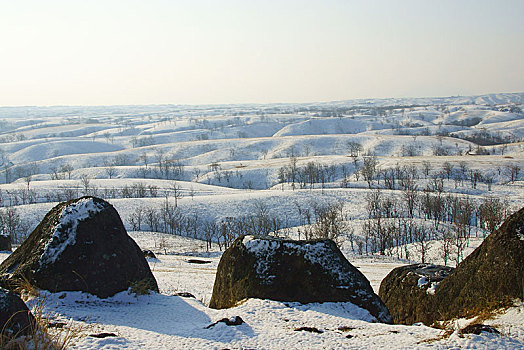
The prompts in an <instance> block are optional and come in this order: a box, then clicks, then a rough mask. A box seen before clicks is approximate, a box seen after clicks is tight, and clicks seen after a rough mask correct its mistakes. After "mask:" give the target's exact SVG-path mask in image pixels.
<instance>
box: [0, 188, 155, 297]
mask: <svg viewBox="0 0 524 350" xmlns="http://www.w3.org/2000/svg"><path fill="white" fill-rule="evenodd" d="M0 274H2V280H3V281H4V283H3V284H4V285H5V284H7V285H11V286H15V285H16V284H17V283H19V281H20V280H27V281H28V282H29V283H30V284H31V285H33V286H35V287H37V288H40V289H46V290H49V291H52V292H57V291H83V292H88V293H91V294H94V295H97V296H99V297H101V298H105V297H109V296H112V295H114V294H116V293H118V292H120V291H124V290H126V289H128V288H129V286H130V285H131V284H134V283H136V282H141V283H142V284H144V283H145V284H148V285H149V288H150V289H151V290H154V291H158V286H157V283H156V280H155V278H154V276H153V274H152V273H151V270H150V269H149V265H148V264H147V261H146V259H145V258H144V255H143V253H142V251H141V250H140V248H139V247H138V245H137V244H136V243H135V242H134V241H133V239H131V237H129V236H128V234H127V232H126V230H125V228H124V225H123V224H122V220H121V219H120V216H119V215H118V212H117V211H116V210H115V208H113V206H112V205H111V204H109V203H108V202H106V201H104V200H102V199H99V198H95V197H82V198H78V199H73V200H71V201H68V202H63V203H60V204H58V205H57V206H56V207H54V208H53V209H51V211H50V212H49V213H47V215H46V216H45V217H44V219H43V220H42V222H41V223H40V224H39V225H38V226H37V228H36V229H35V230H34V231H33V232H32V233H31V234H30V235H29V237H27V239H26V240H25V241H24V242H23V243H22V245H21V246H20V247H19V248H18V249H17V250H16V251H15V252H14V253H13V254H11V255H10V256H9V257H8V258H7V259H6V260H5V261H4V262H3V263H2V264H1V265H0Z"/></svg>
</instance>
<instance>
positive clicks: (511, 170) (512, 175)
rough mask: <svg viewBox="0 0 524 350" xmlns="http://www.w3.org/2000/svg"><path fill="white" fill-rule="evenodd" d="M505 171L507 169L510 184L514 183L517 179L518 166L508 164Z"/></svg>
mask: <svg viewBox="0 0 524 350" xmlns="http://www.w3.org/2000/svg"><path fill="white" fill-rule="evenodd" d="M506 169H507V171H508V173H509V177H510V180H511V183H515V181H516V180H517V179H518V177H519V173H520V166H519V165H518V164H508V165H506Z"/></svg>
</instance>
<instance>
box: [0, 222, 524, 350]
mask: <svg viewBox="0 0 524 350" xmlns="http://www.w3.org/2000/svg"><path fill="white" fill-rule="evenodd" d="M130 234H131V236H132V237H133V238H134V239H135V240H136V241H137V242H138V243H139V245H141V247H142V248H148V249H152V250H153V251H155V252H156V253H157V259H149V264H150V267H151V270H152V271H153V274H154V275H155V278H156V279H157V281H158V284H159V289H160V293H159V294H156V293H153V294H150V295H140V296H136V295H134V294H132V293H128V292H122V293H119V294H117V295H115V296H114V297H111V298H108V299H99V298H97V297H94V296H91V295H88V294H83V293H80V292H65V293H55V294H50V293H46V292H43V293H42V296H41V297H42V298H43V299H45V305H46V309H47V311H48V312H49V314H54V315H55V318H54V319H53V321H56V322H65V323H68V324H69V323H71V322H72V323H73V324H74V325H77V326H78V325H82V326H81V329H83V330H82V332H81V333H82V334H84V336H83V337H80V338H79V339H77V340H76V342H75V345H74V346H73V348H74V349H223V348H230V349H246V348H249V349H283V348H288V349H361V348H375V349H382V348H385V347H387V348H391V349H420V348H422V349H425V348H434V349H455V348H482V349H499V348H505V349H521V348H522V346H524V304H521V305H520V306H516V307H514V308H512V309H510V310H509V311H507V312H505V313H504V314H503V315H501V316H499V317H497V318H495V319H493V320H490V321H489V322H487V323H489V324H492V325H495V326H496V327H497V328H498V329H499V330H500V331H501V332H502V334H503V335H502V336H494V335H488V334H483V335H480V336H477V335H464V336H459V334H458V333H455V334H452V335H451V336H449V337H448V336H445V337H444V336H443V335H444V333H445V332H444V331H442V330H438V329H434V328H430V327H426V326H424V325H413V326H403V325H385V324H380V323H374V322H370V321H371V320H372V319H373V317H372V316H371V315H370V314H369V313H368V312H367V311H366V310H363V309H361V308H359V307H357V306H355V305H353V304H351V303H321V304H318V303H313V304H306V305H302V304H299V303H284V302H278V301H271V300H260V299H250V300H247V301H246V302H244V303H242V304H241V305H239V306H237V307H234V308H231V309H226V310H215V309H211V308H209V307H207V304H208V303H209V300H210V297H211V292H212V288H213V283H214V278H215V272H216V268H217V265H218V261H219V259H220V252H218V251H217V250H212V251H209V252H206V251H205V249H202V248H203V243H202V242H199V241H195V240H192V239H187V238H182V237H174V236H170V235H164V234H158V233H152V232H131V233H130ZM166 240H167V244H166V246H167V247H168V248H167V249H168V250H167V252H168V254H167V255H166V254H160V252H161V250H162V249H163V248H162V249H161V248H159V243H160V242H161V241H166ZM5 257H7V254H1V256H0V258H2V259H4V258H5ZM190 259H200V260H204V261H208V262H209V263H207V264H192V263H189V262H188V260H190ZM349 260H350V261H351V262H352V263H353V264H354V265H355V266H357V267H358V268H359V269H360V270H361V271H362V272H363V273H364V274H365V275H366V277H368V279H369V280H370V281H371V284H372V286H373V288H374V289H375V291H377V292H378V287H379V285H380V281H381V280H382V278H383V277H384V276H385V275H387V273H389V271H391V269H393V268H395V267H397V266H400V265H402V262H401V261H398V260H395V259H391V258H384V257H382V258H381V257H356V258H351V257H350V258H349ZM182 292H187V293H191V294H192V295H193V296H194V297H195V298H192V297H182V296H178V295H177V293H182ZM36 302H37V301H36V300H33V301H30V304H31V303H36ZM235 316H240V317H241V318H242V320H243V321H244V323H243V324H242V325H239V326H226V325H225V324H224V323H218V324H217V325H215V326H212V327H210V328H207V327H208V326H209V325H211V324H213V323H214V322H216V321H218V320H221V319H223V318H232V317H235ZM460 322H461V325H462V326H464V325H466V324H467V323H468V321H467V320H462V321H460ZM469 322H471V320H469ZM302 327H311V328H315V329H317V330H318V331H320V332H321V333H316V332H308V331H303V330H302V331H300V330H298V329H300V328H302ZM100 333H113V334H114V335H115V336H110V337H107V338H102V339H100V338H96V337H91V336H89V335H90V334H100Z"/></svg>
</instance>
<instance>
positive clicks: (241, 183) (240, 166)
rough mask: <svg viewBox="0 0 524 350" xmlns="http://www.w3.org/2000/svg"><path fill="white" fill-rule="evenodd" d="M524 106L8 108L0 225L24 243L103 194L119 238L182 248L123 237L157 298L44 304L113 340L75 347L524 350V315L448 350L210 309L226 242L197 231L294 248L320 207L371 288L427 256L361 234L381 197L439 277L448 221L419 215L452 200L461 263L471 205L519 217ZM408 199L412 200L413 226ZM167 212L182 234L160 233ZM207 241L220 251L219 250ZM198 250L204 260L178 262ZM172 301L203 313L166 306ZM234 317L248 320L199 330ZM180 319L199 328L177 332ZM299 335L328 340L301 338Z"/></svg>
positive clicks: (353, 319)
mask: <svg viewBox="0 0 524 350" xmlns="http://www.w3.org/2000/svg"><path fill="white" fill-rule="evenodd" d="M523 103H524V93H514V94H490V95H483V96H470V97H463V96H455V97H438V98H403V99H377V100H373V99H367V100H349V101H337V102H329V103H302V104H271V105H255V104H250V105H206V106H185V105H184V106H182V105H154V106H98V107H85V106H74V107H67V106H56V107H0V200H1V201H0V206H1V207H3V208H0V214H3V213H5V212H6V210H7V207H9V208H10V210H14V212H15V213H16V215H18V216H19V222H18V224H17V225H16V227H15V229H14V231H12V235H14V236H16V237H17V238H20V239H23V237H24V236H26V235H27V234H28V233H29V232H30V231H31V230H32V229H33V228H34V227H35V226H36V225H37V224H38V222H39V221H40V220H41V219H42V218H43V216H44V215H45V213H46V212H47V211H48V210H49V209H50V208H52V207H53V206H54V205H55V204H56V203H57V202H59V201H63V200H67V199H69V198H74V197H77V196H81V195H95V196H100V197H104V198H106V199H107V200H108V201H109V202H110V203H112V204H113V205H114V206H115V208H116V209H117V210H118V212H119V213H120V215H121V217H122V220H123V222H124V224H125V225H126V227H127V228H128V230H139V229H140V230H148V231H149V230H153V229H156V230H157V231H169V230H171V233H174V232H175V231H176V230H179V231H176V233H179V234H182V235H183V236H185V237H180V236H177V235H172V234H169V235H168V234H166V233H160V232H133V233H132V236H133V238H134V239H135V240H137V242H138V243H139V245H141V246H142V247H143V248H148V249H153V250H154V251H155V252H156V253H160V254H161V255H160V261H150V265H151V267H152V269H153V272H154V274H155V276H156V277H157V279H158V280H159V285H160V289H161V294H159V295H151V296H140V297H138V298H135V297H132V296H129V295H126V294H122V295H119V296H116V297H114V298H111V299H109V300H105V301H101V300H97V299H93V298H91V297H87V296H85V295H79V294H78V293H67V296H66V297H65V298H62V299H60V298H58V296H56V295H50V296H49V300H50V301H51V302H52V303H54V304H53V305H52V306H51V308H53V309H54V310H55V311H57V312H58V313H59V315H60V316H59V317H62V318H73V319H74V320H75V322H84V323H85V317H86V316H87V315H90V316H91V317H93V320H92V321H93V322H94V323H95V325H94V327H95V328H97V329H99V330H100V331H108V332H114V333H116V334H117V337H115V338H106V339H96V338H84V339H83V340H81V341H80V342H79V343H78V345H77V347H78V348H108V349H109V348H133V349H135V348H162V347H164V348H273V349H277V348H284V347H287V348H298V347H300V348H362V347H366V348H383V347H385V346H387V347H390V348H399V349H400V348H403V349H404V348H457V347H485V348H515V349H516V348H522V346H523V343H524V336H523V335H524V329H523V328H522V317H521V316H519V315H521V314H523V313H522V312H521V311H522V308H523V307H522V305H520V306H518V307H516V308H514V309H512V310H510V311H508V312H506V313H505V314H504V315H502V316H500V317H498V318H497V319H495V320H493V321H491V322H492V323H496V324H499V325H500V327H501V329H502V330H503V333H504V335H503V336H502V337H495V336H486V335H482V336H466V337H465V338H461V337H460V336H459V335H458V334H454V335H452V336H450V337H441V335H442V331H440V330H436V329H432V328H429V327H425V326H419V325H416V326H386V325H380V324H371V323H369V322H368V321H369V319H368V318H367V316H366V315H365V313H363V312H362V310H360V309H358V308H356V307H354V306H353V305H350V304H343V303H332V304H331V303H329V304H323V305H316V304H315V305H309V306H303V305H294V304H293V305H286V304H283V303H278V302H271V301H262V300H250V301H248V302H246V303H244V304H242V305H240V306H238V307H236V308H233V309H230V310H224V311H216V310H210V309H209V308H207V306H206V303H207V302H208V301H209V298H210V295H211V289H212V284H213V280H214V273H215V270H216V265H217V263H218V259H219V257H220V255H221V251H220V249H219V248H221V246H220V247H219V246H218V245H217V243H218V242H219V241H220V242H221V240H222V239H223V238H222V237H220V236H217V235H216V234H215V235H214V236H213V235H211V234H209V235H208V236H206V232H207V231H206V229H205V228H206V227H209V225H212V224H215V225H222V224H224V223H231V222H235V221H234V220H237V221H236V222H237V224H238V225H239V226H238V227H241V226H242V225H245V227H241V228H242V229H247V226H249V225H251V226H252V227H256V228H257V229H262V227H263V225H262V224H260V223H261V222H263V223H268V222H270V223H272V225H273V226H272V227H273V228H272V230H273V231H271V232H272V233H273V234H278V235H281V236H290V237H293V238H304V237H305V235H306V234H308V232H310V231H308V230H311V227H313V226H312V225H315V220H316V219H317V217H319V216H320V215H321V212H322V210H325V209H326V208H335V209H336V210H337V213H338V214H337V215H338V216H337V217H338V218H339V220H340V221H338V224H339V225H340V227H341V228H342V234H341V237H338V238H339V239H340V241H339V243H340V244H341V247H342V250H343V252H344V254H345V255H346V256H347V257H348V259H349V260H350V261H351V262H353V263H354V264H355V265H356V266H359V268H360V269H361V271H362V272H363V273H364V274H365V275H366V276H367V277H368V279H370V281H371V283H372V285H373V287H374V288H375V290H377V288H378V286H379V284H380V281H381V279H382V278H383V277H384V276H385V275H386V274H387V273H388V272H389V271H390V270H391V269H393V268H394V267H396V266H400V265H402V264H405V263H408V262H409V261H420V260H421V251H420V249H421V248H420V245H417V242H415V240H414V239H413V238H411V241H409V242H408V241H406V242H404V241H402V240H401V239H399V238H398V237H397V238H394V237H393V236H392V237H393V238H392V242H393V241H394V242H395V243H394V245H393V247H389V246H388V249H386V250H384V251H380V249H379V248H378V247H379V244H378V243H377V242H376V240H377V239H378V238H377V237H378V236H377V235H374V234H373V232H371V233H370V231H369V229H366V227H368V228H369V226H366V225H368V224H369V223H370V222H371V223H372V222H373V221H372V220H374V219H373V218H370V216H372V215H374V214H373V213H372V210H371V209H370V203H371V200H372V198H373V197H374V196H375V197H376V198H380V204H381V208H382V209H383V211H384V213H386V214H387V217H384V220H383V221H382V223H394V225H393V226H391V227H393V228H394V229H395V230H401V227H405V226H406V225H418V226H416V227H424V228H425V229H426V230H427V231H428V232H430V235H429V236H428V237H427V239H426V240H427V241H428V242H429V243H428V245H427V246H428V247H427V251H425V252H424V255H425V260H426V261H429V262H432V263H443V259H442V249H443V248H442V244H443V241H442V235H443V234H444V233H445V232H447V231H446V230H449V231H453V229H454V228H453V224H452V222H451V221H450V220H451V219H450V217H451V214H450V212H449V211H448V212H446V213H447V214H443V215H442V217H440V216H439V217H438V218H437V219H436V218H435V215H434V214H432V213H431V212H429V211H425V210H426V209H427V208H428V207H429V205H430V204H431V203H433V202H431V203H430V204H428V203H429V202H428V201H430V200H432V199H435V198H437V199H438V200H442V203H446V205H447V206H449V205H452V203H459V202H460V200H462V201H464V202H460V203H462V204H463V203H469V204H467V205H470V204H471V206H472V207H473V208H474V213H473V214H471V216H470V221H469V222H468V223H469V225H468V227H470V229H471V234H472V236H478V238H476V237H473V238H471V239H470V240H469V242H468V243H469V247H466V248H460V249H462V251H461V252H460V254H463V255H465V254H468V253H469V252H471V251H472V250H473V249H474V248H475V247H476V246H478V245H479V244H480V243H481V241H482V237H483V236H484V235H485V234H486V230H485V229H484V228H481V227H480V221H479V220H480V217H479V213H480V206H481V204H483V203H487V202H489V201H490V200H494V201H495V202H497V200H498V202H497V203H499V204H501V205H502V208H503V209H504V210H503V211H505V213H506V214H508V213H509V212H511V211H513V210H515V209H517V208H520V207H522V206H524V187H523V185H524V179H523V175H522V168H523V167H524V113H523V112H522V109H523V108H524V104H523ZM370 164H372V165H373V167H372V168H373V169H372V170H373V171H372V173H371V174H368V173H366V171H368V170H369V169H367V168H366V166H370ZM366 169H367V170H366ZM407 189H410V190H412V191H413V193H415V194H416V195H415V197H416V199H415V202H416V205H415V207H414V209H413V213H411V214H409V215H408V211H407V209H406V205H407V204H406V203H407V202H406V198H407V197H408V196H409V191H408V190H407ZM415 197H414V198H415ZM424 203H425V204H424ZM462 204H461V205H462ZM162 210H164V212H163V213H164V214H166V213H168V212H169V215H173V216H174V217H176V218H177V220H179V222H181V223H183V225H180V227H181V228H176V230H175V229H174V228H173V227H171V226H169V225H167V224H166V223H165V222H161V220H160V219H158V218H159V217H161V216H162V215H164V214H162V215H161V213H162ZM166 210H167V211H166ZM501 212H502V211H501ZM146 213H147V215H146ZM384 213H382V214H381V215H386V214H384ZM16 215H15V217H16ZM166 215H167V214H166ZM146 216H147V217H149V218H153V219H150V220H148V219H146ZM155 216H157V219H158V220H160V221H158V222H157V221H155V220H154V218H155ZM164 216H165V215H164ZM375 219H376V218H375ZM381 219H382V218H381ZM232 220H233V221H232ZM250 220H251V221H250ZM257 222H258V224H254V223H257ZM247 223H250V224H249V225H248V224H247ZM206 225H208V226H206ZM257 225H259V226H257ZM403 225H404V226H403ZM138 226H140V228H138ZM266 226H271V225H269V224H268V225H266ZM388 227H389V226H388ZM3 229H4V231H5V230H6V228H5V227H3ZM239 232H241V230H240V231H239ZM391 232H393V231H391ZM395 232H396V231H395ZM186 236H187V237H186ZM197 238H199V239H197ZM200 239H206V240H210V241H212V242H213V243H212V249H211V251H209V252H208V251H207V249H206V242H204V241H202V240H200ZM374 240H375V241H374ZM221 243H222V242H221ZM388 244H392V243H388ZM165 253H168V254H165ZM381 253H382V254H381ZM193 254H197V255H199V256H201V257H205V258H206V259H208V260H209V261H211V263H210V264H209V265H206V266H205V267H202V266H200V267H196V266H193V265H191V264H188V263H187V262H186V261H187V257H188V256H190V255H193ZM450 254H455V253H453V252H452V253H450ZM3 257H5V256H3ZM406 258H409V260H407V259H406ZM453 259H454V258H453V257H451V258H450V259H449V260H448V261H447V263H448V265H454V264H455V260H453ZM181 291H184V292H186V291H187V292H190V293H192V294H194V295H195V296H196V300H194V299H184V298H181V297H177V296H172V295H171V294H173V293H175V292H181ZM166 310H167V313H166ZM139 312H140V313H141V315H142V316H140V317H138V316H134V315H135V313H139ZM519 312H521V313H520V314H519ZM116 315H117V316H116ZM235 315H239V316H241V317H242V318H243V319H244V320H245V321H246V324H245V325H242V326H239V327H238V328H234V327H233V328H230V327H227V326H221V325H219V326H216V327H215V328H212V329H205V328H204V327H205V326H207V325H208V324H210V323H212V322H214V321H216V320H217V319H220V318H223V317H230V316H235ZM188 318H193V321H191V323H189V324H185V322H186V320H187V319H188ZM82 320H83V321H82ZM519 322H520V323H519ZM304 326H305V327H316V328H317V329H320V330H321V331H322V332H323V333H322V334H317V333H308V332H301V331H295V330H294V329H297V328H300V327H304ZM341 327H342V328H341ZM348 336H351V337H348ZM159 344H160V345H159Z"/></svg>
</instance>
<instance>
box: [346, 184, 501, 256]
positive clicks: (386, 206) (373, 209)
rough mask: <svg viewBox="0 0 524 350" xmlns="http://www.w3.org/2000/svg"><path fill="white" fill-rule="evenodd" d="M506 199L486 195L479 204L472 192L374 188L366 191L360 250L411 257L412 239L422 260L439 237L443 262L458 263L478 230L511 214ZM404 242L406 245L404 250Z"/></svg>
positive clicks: (492, 226) (491, 228) (490, 229)
mask: <svg viewBox="0 0 524 350" xmlns="http://www.w3.org/2000/svg"><path fill="white" fill-rule="evenodd" d="M507 207H508V205H507V203H506V202H505V201H503V200H501V199H498V198H495V197H485V198H483V199H482V201H481V202H480V203H476V202H475V201H473V200H472V199H471V198H470V197H469V196H467V195H463V196H459V195H455V194H447V195H444V194H443V193H442V192H431V191H422V192H420V193H419V192H416V191H413V189H410V188H406V189H404V190H403V191H402V192H401V195H400V196H398V195H396V194H390V195H385V194H384V193H383V192H382V191H381V190H373V191H371V192H370V193H369V194H368V195H367V196H366V211H367V216H368V218H367V219H366V220H365V221H364V223H363V225H362V237H359V238H357V239H356V242H355V243H356V245H357V248H358V252H359V253H360V254H367V253H380V254H390V255H396V256H397V257H399V258H406V259H409V258H410V256H409V254H410V253H409V250H408V246H407V245H408V244H410V243H414V244H415V247H416V248H417V250H418V252H419V254H420V257H421V260H422V262H427V261H426V255H427V252H428V249H429V247H430V246H431V244H432V241H433V240H441V249H440V251H441V255H442V258H443V260H444V262H445V263H447V262H448V260H454V261H455V262H456V264H458V263H459V262H460V261H461V260H462V258H463V254H464V250H465V248H466V247H467V245H468V240H469V238H470V237H471V236H472V234H473V230H474V231H475V235H476V236H478V234H479V229H480V233H481V235H485V234H486V233H491V232H493V231H494V230H495V229H496V228H497V227H498V226H499V225H500V223H502V221H503V220H504V218H505V217H506V216H507V215H508V214H509V213H508V209H507ZM401 247H403V248H404V249H401Z"/></svg>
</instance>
